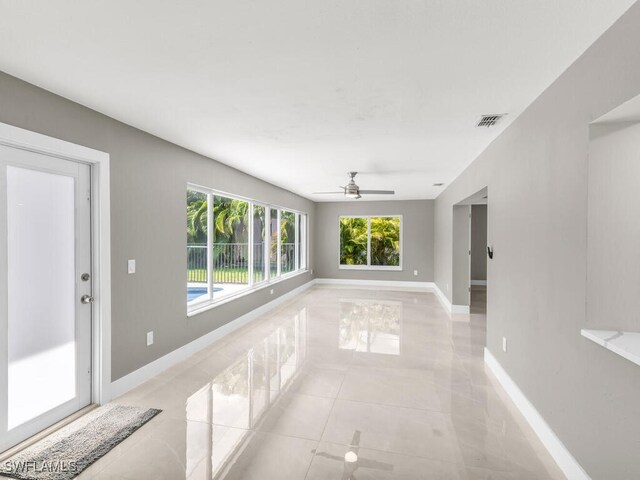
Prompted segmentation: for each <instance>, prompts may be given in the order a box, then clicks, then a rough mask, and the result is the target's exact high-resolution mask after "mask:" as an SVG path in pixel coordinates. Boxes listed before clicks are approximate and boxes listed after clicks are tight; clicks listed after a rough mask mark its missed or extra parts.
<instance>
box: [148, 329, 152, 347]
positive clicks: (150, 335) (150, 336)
mask: <svg viewBox="0 0 640 480" xmlns="http://www.w3.org/2000/svg"><path fill="white" fill-rule="evenodd" d="M151 345H153V331H151V332H147V347H150V346H151Z"/></svg>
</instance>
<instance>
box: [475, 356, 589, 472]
mask: <svg viewBox="0 0 640 480" xmlns="http://www.w3.org/2000/svg"><path fill="white" fill-rule="evenodd" d="M484 361H485V363H486V364H487V366H488V367H489V369H490V370H491V371H492V372H493V374H494V375H495V377H496V378H497V379H498V382H500V385H502V388H504V389H505V391H506V392H507V394H508V395H509V397H510V398H511V400H513V403H515V405H516V407H517V408H518V410H520V413H522V415H523V416H524V418H525V419H526V420H527V422H528V423H529V425H530V426H531V428H532V429H533V431H534V432H535V433H536V435H537V436H538V438H540V441H541V442H542V444H543V445H544V446H545V448H546V449H547V450H548V451H549V453H550V454H551V456H552V457H553V459H554V460H555V461H556V463H557V464H558V467H560V470H562V472H563V473H564V474H565V475H566V477H567V478H569V479H571V480H591V477H589V475H588V474H587V472H585V471H584V469H583V468H582V467H581V466H580V464H579V463H578V461H577V460H576V459H575V458H574V457H573V455H571V452H569V450H568V449H567V447H565V446H564V444H563V443H562V441H561V440H560V439H559V438H558V437H557V436H556V434H555V433H554V432H553V430H552V429H551V427H550V426H549V425H548V424H547V422H546V421H545V420H544V418H543V417H542V415H540V413H538V411H537V410H536V408H535V407H534V406H533V404H532V403H531V402H530V401H529V399H528V398H527V397H526V396H525V395H524V393H522V391H521V390H520V388H518V385H517V384H516V383H515V382H514V381H513V380H512V379H511V377H510V376H509V374H508V373H507V372H506V371H505V370H504V369H503V368H502V365H500V363H499V362H498V360H496V358H495V357H494V356H493V355H492V354H491V352H490V351H489V349H487V348H485V349H484Z"/></svg>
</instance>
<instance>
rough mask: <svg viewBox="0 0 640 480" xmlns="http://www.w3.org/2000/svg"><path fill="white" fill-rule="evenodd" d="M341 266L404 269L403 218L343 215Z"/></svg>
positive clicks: (341, 218)
mask: <svg viewBox="0 0 640 480" xmlns="http://www.w3.org/2000/svg"><path fill="white" fill-rule="evenodd" d="M339 222H340V264H339V267H340V268H341V269H353V270H402V217H400V216H398V215H393V216H360V217H340V219H339Z"/></svg>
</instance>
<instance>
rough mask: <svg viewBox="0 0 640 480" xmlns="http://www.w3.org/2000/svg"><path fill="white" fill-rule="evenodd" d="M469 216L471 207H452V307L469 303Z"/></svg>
mask: <svg viewBox="0 0 640 480" xmlns="http://www.w3.org/2000/svg"><path fill="white" fill-rule="evenodd" d="M470 214H471V205H454V206H453V233H452V238H453V247H452V256H453V258H452V259H451V263H452V269H453V276H452V282H451V288H452V294H451V299H452V302H451V303H453V304H454V305H469V304H470V303H471V294H470V292H469V286H470V282H469V280H470V279H471V275H470V272H469V268H470V264H469V262H470V258H469V250H470V248H471V219H470V218H469V215H470ZM445 287H446V285H445Z"/></svg>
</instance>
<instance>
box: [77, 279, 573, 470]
mask: <svg viewBox="0 0 640 480" xmlns="http://www.w3.org/2000/svg"><path fill="white" fill-rule="evenodd" d="M483 319H484V316H482V315H477V316H474V321H472V322H466V323H465V322H452V321H451V320H450V319H449V318H448V316H447V315H446V314H445V312H444V310H443V309H442V307H441V306H440V304H439V303H438V301H437V299H436V297H435V296H434V295H433V294H430V293H414V292H409V291H404V292H396V291H379V290H374V289H350V288H335V287H331V288H330V287H314V288H313V289H311V290H308V291H307V292H306V293H304V294H302V295H301V296H299V297H297V298H296V299H295V300H294V301H292V302H290V303H288V304H286V305H285V306H284V307H282V308H280V309H278V310H277V311H273V312H271V313H270V314H269V315H266V316H265V317H264V318H263V319H261V320H258V321H256V322H254V323H253V324H251V325H250V326H248V327H246V328H243V329H242V330H240V331H237V332H235V333H234V334H232V335H231V336H229V337H227V338H226V339H224V340H223V341H222V342H221V343H218V344H216V345H214V346H212V347H210V348H208V349H206V350H204V351H202V352H200V353H198V354H196V355H195V356H193V357H191V358H189V359H188V360H186V361H184V362H183V363H181V364H180V365H177V366H176V367H174V368H172V369H170V370H169V371H167V372H165V373H163V374H162V375H159V376H157V377H155V378H154V379H152V380H150V381H149V382H147V383H146V384H144V385H142V386H140V387H138V388H136V389H135V390H133V391H131V392H129V393H127V394H126V395H124V396H123V397H121V398H119V399H117V400H116V402H119V403H123V404H129V405H140V406H150V407H157V408H162V409H163V410H164V412H163V413H161V414H160V415H159V416H158V417H156V418H155V419H154V420H152V421H151V422H150V423H149V424H147V425H146V426H145V427H143V428H142V429H141V430H139V431H138V432H136V433H135V434H133V435H132V436H131V437H130V438H128V439H127V440H125V441H124V442H123V443H121V444H120V445H119V446H118V447H116V448H115V449H114V450H113V451H111V452H110V453H109V454H107V455H106V456H105V457H104V458H102V459H101V460H99V461H98V462H97V463H96V464H94V465H93V466H91V467H90V468H89V469H88V470H87V471H85V472H84V473H83V474H82V475H81V477H80V478H94V479H118V478H126V479H136V480H140V479H170V480H177V479H181V478H184V479H189V480H204V479H214V478H215V479H243V480H250V479H260V480H268V479H278V480H283V479H284V480H287V479H292V480H293V479H314V480H315V479H331V480H333V479H336V480H340V479H344V480H347V479H356V478H357V479H359V480H363V479H411V480H413V479H423V478H424V479H468V480H474V479H483V480H488V479H502V480H505V479H525V480H526V479H559V478H564V477H563V476H562V474H561V473H560V471H559V470H558V468H557V467H556V466H555V464H554V462H553V460H552V459H551V458H550V457H549V455H548V454H547V452H546V451H545V450H544V448H543V447H542V445H541V444H540V442H539V441H538V440H537V438H536V437H535V435H534V434H533V432H532V431H531V429H530V428H529V427H528V426H527V425H526V423H525V422H524V420H523V419H522V417H521V416H520V415H519V414H518V412H517V411H516V410H515V407H513V405H512V404H511V403H510V401H509V399H508V398H507V397H506V395H505V394H504V392H503V391H502V390H501V389H500V387H499V386H497V384H496V382H495V380H494V379H492V377H491V376H490V374H488V373H486V372H485V369H484V364H483V359H482V355H483V346H484V337H485V322H484V320H483Z"/></svg>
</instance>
